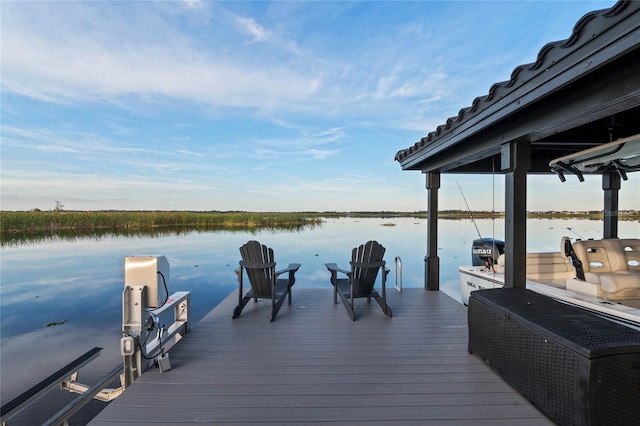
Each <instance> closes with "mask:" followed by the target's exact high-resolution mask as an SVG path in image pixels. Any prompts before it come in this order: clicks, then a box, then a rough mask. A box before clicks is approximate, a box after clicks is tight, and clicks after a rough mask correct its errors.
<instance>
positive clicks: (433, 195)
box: [424, 172, 440, 290]
mask: <svg viewBox="0 0 640 426" xmlns="http://www.w3.org/2000/svg"><path fill="white" fill-rule="evenodd" d="M438 189H440V173H439V172H429V173H427V256H426V257H425V258H424V262H425V274H424V287H425V289H427V290H440V258H439V257H438Z"/></svg>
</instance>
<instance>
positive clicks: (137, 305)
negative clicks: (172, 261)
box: [0, 256, 191, 426]
mask: <svg viewBox="0 0 640 426" xmlns="http://www.w3.org/2000/svg"><path fill="white" fill-rule="evenodd" d="M124 269H125V279H124V290H123V292H122V339H121V340H120V353H121V355H122V357H123V365H118V366H117V367H115V368H114V369H113V370H112V371H111V372H109V373H108V374H107V375H105V376H104V377H103V378H102V379H100V380H99V381H98V383H96V384H94V385H93V386H88V385H85V384H82V383H79V382H78V373H79V370H80V368H81V367H82V366H84V365H86V364H87V363H88V362H90V361H92V360H93V359H95V358H96V357H97V356H99V355H100V351H101V350H102V348H93V349H91V350H90V351H88V352H87V353H85V354H84V355H82V356H80V357H79V358H77V359H76V360H74V361H72V362H71V363H69V364H67V365H66V366H65V367H63V368H61V369H60V370H58V371H57V372H56V373H54V374H52V375H51V376H49V377H47V378H46V379H44V380H43V381H41V382H40V383H38V384H37V385H35V386H33V387H32V388H30V389H28V390H27V391H25V392H24V393H22V394H21V395H19V396H18V397H16V398H14V399H13V400H11V401H9V402H8V403H6V404H3V405H2V407H1V409H0V420H1V422H2V426H5V425H7V424H8V421H9V420H10V418H11V417H13V416H14V415H15V414H17V413H18V412H19V411H21V410H22V409H24V408H25V407H27V406H28V405H29V404H31V403H32V402H34V401H35V400H37V399H38V398H39V397H40V396H42V395H43V394H44V393H45V392H47V391H49V390H50V389H52V388H53V387H55V386H56V385H58V384H60V388H61V389H62V390H67V391H69V392H74V393H78V394H80V396H78V397H77V398H76V399H74V400H73V401H72V402H70V403H69V404H68V405H67V406H65V407H64V408H63V409H61V410H60V411H58V412H57V413H56V414H55V415H54V416H53V417H51V418H50V419H49V420H48V421H47V422H45V424H46V425H60V424H62V425H66V424H67V420H68V418H69V417H71V416H72V415H73V414H75V413H76V412H77V411H78V410H80V408H82V407H83V406H84V405H85V404H87V403H88V402H89V401H90V400H91V399H97V400H100V401H103V402H109V401H111V400H113V399H115V398H117V397H118V396H120V395H121V394H122V393H123V392H124V390H125V389H126V388H127V387H128V386H130V385H131V384H132V383H133V382H134V381H135V380H136V379H137V378H139V377H140V376H141V375H142V373H143V372H144V371H145V370H147V369H148V368H149V367H151V366H152V365H155V366H156V367H157V368H159V369H160V371H161V372H165V371H168V370H170V369H171V363H170V361H169V353H168V351H169V350H170V349H171V348H172V347H173V346H175V344H176V343H178V342H179V341H180V340H181V339H182V337H183V336H184V335H185V334H186V333H187V332H188V331H189V328H190V323H189V308H190V297H191V293H190V292H188V291H179V292H176V293H174V294H171V295H169V282H168V280H169V263H168V262H167V259H166V258H165V257H164V256H127V257H125V266H124ZM163 296H164V300H162V303H161V299H162V298H163ZM167 320H169V321H170V323H169V326H168V327H167V326H166V324H167ZM154 335H155V337H154ZM118 375H119V376H120V386H119V387H117V388H106V387H105V385H106V384H108V383H109V382H111V381H112V380H114V379H116V378H117V377H118Z"/></svg>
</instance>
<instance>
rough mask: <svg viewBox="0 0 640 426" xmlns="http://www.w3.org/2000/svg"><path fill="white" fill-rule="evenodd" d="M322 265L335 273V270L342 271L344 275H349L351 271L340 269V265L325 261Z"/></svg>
mask: <svg viewBox="0 0 640 426" xmlns="http://www.w3.org/2000/svg"><path fill="white" fill-rule="evenodd" d="M324 266H326V267H327V269H328V270H329V271H330V272H331V273H332V274H334V273H336V272H342V273H343V274H345V275H351V271H347V270H346V269H342V268H340V267H338V265H336V264H335V263H325V264H324Z"/></svg>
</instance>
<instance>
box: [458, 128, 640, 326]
mask: <svg viewBox="0 0 640 426" xmlns="http://www.w3.org/2000/svg"><path fill="white" fill-rule="evenodd" d="M549 166H550V168H551V171H553V172H555V173H556V174H558V176H559V178H560V180H561V181H563V182H564V181H565V179H566V178H565V173H571V174H574V175H576V176H577V177H578V179H579V180H580V181H582V180H583V174H585V173H589V174H594V173H595V174H601V173H610V172H611V171H615V172H618V173H619V174H620V176H621V178H622V179H624V180H626V179H627V176H626V174H627V173H629V172H636V171H640V135H635V136H631V137H628V138H624V139H619V140H617V141H613V142H610V143H606V144H602V145H599V146H596V147H592V148H589V149H586V150H583V151H579V152H576V153H574V154H571V155H567V156H563V157H559V158H557V159H554V160H552V161H551V162H550V163H549ZM504 245H505V244H504V242H503V241H500V240H496V239H493V238H481V239H477V240H474V242H473V245H472V264H471V265H463V266H460V267H459V274H460V293H461V298H462V302H463V303H464V304H465V305H467V304H468V302H469V297H470V294H471V292H472V291H475V290H481V289H490V288H501V287H503V285H504V282H505V254H504ZM526 286H527V288H528V289H531V290H533V291H535V292H537V293H541V294H545V295H547V296H550V297H553V298H554V299H557V300H560V301H563V302H566V303H568V304H572V305H575V306H578V307H581V308H583V309H587V310H589V311H592V312H595V313H597V314H599V315H603V316H606V317H608V318H610V319H613V320H615V321H618V322H621V323H625V324H627V325H630V326H632V327H634V328H638V329H640V238H638V236H637V235H636V236H631V237H630V238H605V239H586V240H584V239H577V240H574V241H571V239H570V237H568V236H563V237H562V238H561V240H560V241H558V251H555V252H545V253H527V255H526Z"/></svg>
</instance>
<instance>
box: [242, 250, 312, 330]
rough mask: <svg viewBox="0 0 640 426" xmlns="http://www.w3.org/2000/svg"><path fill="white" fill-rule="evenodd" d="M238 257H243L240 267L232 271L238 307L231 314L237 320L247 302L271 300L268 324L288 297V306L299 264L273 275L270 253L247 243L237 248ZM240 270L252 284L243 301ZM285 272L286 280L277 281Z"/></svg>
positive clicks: (273, 261) (274, 265) (274, 267)
mask: <svg viewBox="0 0 640 426" xmlns="http://www.w3.org/2000/svg"><path fill="white" fill-rule="evenodd" d="M240 256H241V257H242V260H241V261H240V267H239V268H238V269H236V271H235V272H236V274H237V275H238V286H239V292H238V306H236V308H235V309H234V310H233V318H234V319H235V318H238V317H239V316H240V314H241V313H242V309H243V308H244V307H245V305H246V304H247V303H248V302H249V300H251V299H254V301H255V302H257V301H258V299H270V300H271V322H273V321H274V320H275V319H276V315H278V311H279V310H280V307H281V306H282V303H283V302H284V299H285V298H286V297H287V296H289V305H291V287H292V286H293V284H294V283H295V273H296V271H297V270H298V268H300V264H299V263H291V264H289V266H288V267H287V268H286V269H283V270H281V271H276V261H275V260H274V256H273V249H270V248H269V247H267V246H265V245H262V244H260V243H259V242H258V241H249V242H247V243H246V244H245V245H243V246H242V247H240ZM243 270H246V275H247V277H248V278H249V283H250V284H251V289H250V290H249V291H248V292H247V294H245V295H244V297H243V296H242V285H243V275H244V274H243V273H242V271H243ZM285 272H288V275H287V278H278V276H279V275H281V274H284V273H285Z"/></svg>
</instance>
